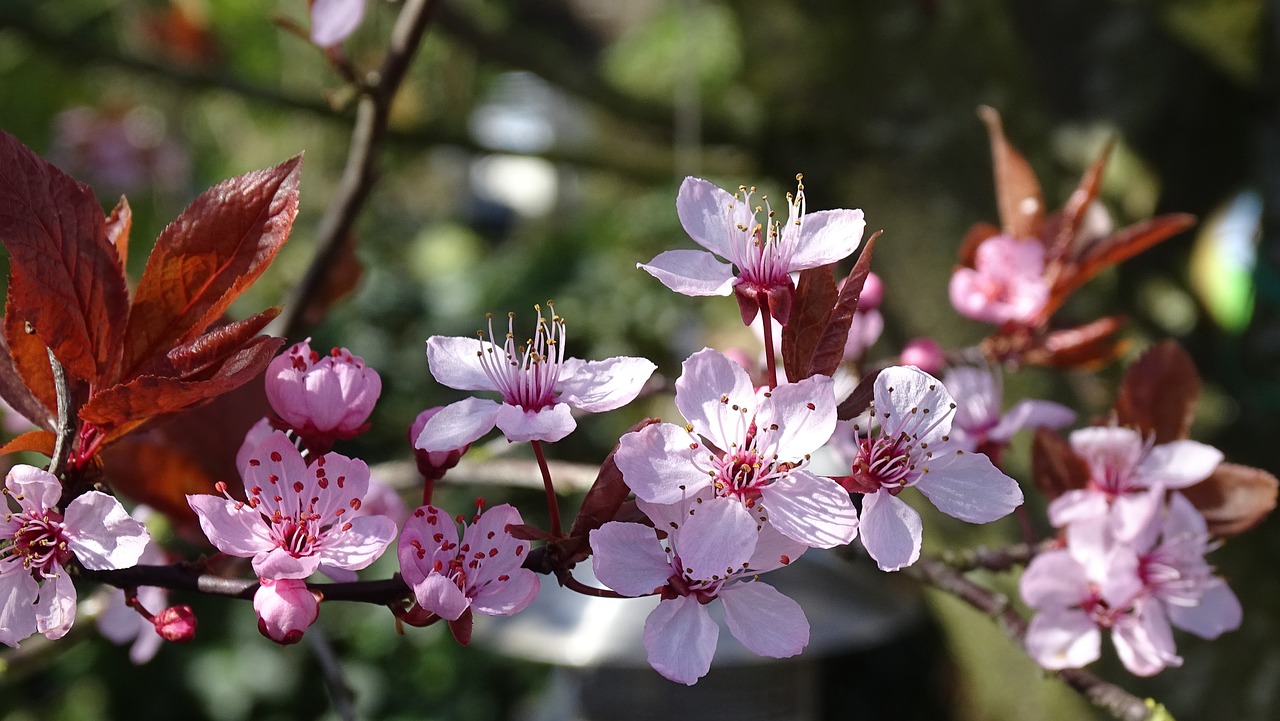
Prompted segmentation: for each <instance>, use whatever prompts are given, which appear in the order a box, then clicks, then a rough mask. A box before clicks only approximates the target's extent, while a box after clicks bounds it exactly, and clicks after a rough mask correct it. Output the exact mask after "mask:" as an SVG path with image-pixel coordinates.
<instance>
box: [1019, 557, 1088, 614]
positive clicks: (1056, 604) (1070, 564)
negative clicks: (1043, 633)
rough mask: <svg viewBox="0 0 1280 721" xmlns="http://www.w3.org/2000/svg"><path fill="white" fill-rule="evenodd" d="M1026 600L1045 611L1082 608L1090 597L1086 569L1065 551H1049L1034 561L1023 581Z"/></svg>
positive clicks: (1032, 605) (1028, 566)
mask: <svg viewBox="0 0 1280 721" xmlns="http://www.w3.org/2000/svg"><path fill="white" fill-rule="evenodd" d="M1019 590H1020V591H1021V592H1022V600H1023V601H1024V602H1026V604H1027V605H1028V606H1030V607H1032V608H1035V609H1039V610H1041V611H1055V610H1064V609H1067V608H1070V607H1071V606H1076V605H1079V604H1080V603H1081V602H1082V601H1083V600H1084V599H1085V598H1086V597H1087V596H1088V595H1089V579H1088V578H1087V577H1086V576H1085V570H1084V566H1082V565H1080V563H1079V562H1078V561H1077V560H1076V559H1075V558H1073V557H1072V556H1071V553H1069V552H1068V551H1066V550H1065V549H1063V550H1054V551H1046V552H1044V553H1041V554H1040V555H1038V556H1036V557H1035V558H1033V559H1031V563H1030V564H1028V565H1027V570H1026V571H1025V572H1023V574H1022V579H1021V581H1019Z"/></svg>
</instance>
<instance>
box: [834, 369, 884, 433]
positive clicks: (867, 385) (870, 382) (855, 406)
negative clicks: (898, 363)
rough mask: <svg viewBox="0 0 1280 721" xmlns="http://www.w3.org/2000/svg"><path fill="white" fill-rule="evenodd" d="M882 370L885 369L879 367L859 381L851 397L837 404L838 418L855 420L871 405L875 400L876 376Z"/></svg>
mask: <svg viewBox="0 0 1280 721" xmlns="http://www.w3.org/2000/svg"><path fill="white" fill-rule="evenodd" d="M881 370H883V369H881V368H877V369H875V370H873V371H871V372H870V373H868V374H866V375H865V376H863V377H862V379H861V380H859V381H858V385H857V387H855V388H854V389H853V392H852V393H850V394H849V397H848V398H846V399H844V400H843V401H841V402H840V405H838V406H836V418H838V419H840V420H842V421H848V420H853V419H854V418H857V417H858V416H860V415H862V412H863V411H865V410H867V409H868V408H870V407H871V401H873V400H875V387H876V376H878V375H880V371H881Z"/></svg>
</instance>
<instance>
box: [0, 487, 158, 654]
mask: <svg viewBox="0 0 1280 721" xmlns="http://www.w3.org/2000/svg"><path fill="white" fill-rule="evenodd" d="M4 484H5V485H4V490H3V495H4V496H7V497H9V498H12V499H13V500H14V501H15V502H16V503H17V504H18V510H16V511H15V510H13V508H12V506H11V505H10V504H9V503H8V502H7V501H5V502H4V505H3V506H0V512H3V514H4V515H3V519H2V520H0V643H4V644H7V645H9V646H15V647H16V646H17V645H18V642H19V641H21V640H23V639H25V638H27V637H28V636H30V635H32V634H34V633H37V632H38V633H42V634H44V635H45V636H47V637H48V638H50V639H58V638H62V636H63V635H65V634H66V633H67V631H69V630H70V629H71V625H72V623H73V622H74V621H75V616H76V589H75V586H74V585H72V583H71V577H70V575H68V573H67V570H66V565H67V563H69V562H70V561H71V560H72V559H73V558H74V559H75V560H77V561H79V562H80V565H82V566H84V567H85V568H87V569H89V570H91V571H104V570H108V569H115V568H129V567H130V566H133V565H135V564H136V563H137V562H138V558H139V557H141V556H142V551H143V548H145V547H146V545H147V541H148V540H150V538H151V536H150V535H148V534H147V529H146V527H145V526H143V525H142V524H141V523H139V522H138V521H137V520H135V519H134V518H133V517H131V516H130V515H129V514H128V513H127V512H126V511H125V510H124V507H123V506H121V505H120V502H119V501H117V500H116V499H115V498H112V497H111V496H108V495H107V494H105V493H100V492H98V491H89V492H88V493H85V494H84V495H81V496H77V497H76V498H75V499H74V500H72V501H71V502H70V503H69V504H67V510H66V515H65V516H64V515H63V514H61V513H59V512H58V510H57V504H58V499H59V498H60V497H61V496H62V484H61V483H59V482H58V479H57V478H55V477H54V476H53V475H51V474H50V473H48V472H47V471H43V470H41V469H39V468H35V467H33V466H28V465H17V466H14V467H13V468H12V469H10V471H9V473H8V475H7V476H6V477H5V479H4Z"/></svg>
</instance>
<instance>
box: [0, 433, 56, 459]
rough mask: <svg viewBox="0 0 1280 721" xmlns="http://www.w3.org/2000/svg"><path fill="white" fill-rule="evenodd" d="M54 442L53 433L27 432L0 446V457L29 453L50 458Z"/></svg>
mask: <svg viewBox="0 0 1280 721" xmlns="http://www.w3.org/2000/svg"><path fill="white" fill-rule="evenodd" d="M55 440H56V439H55V438H54V437H53V433H50V432H49V431H27V432H26V433H23V434H22V435H20V436H18V437H17V438H14V439H13V440H11V441H9V442H8V443H6V444H4V446H0V456H6V455H9V454H10V453H17V452H19V451H30V452H32V453H40V454H42V455H46V456H50V457H52V456H53V445H54V441H55Z"/></svg>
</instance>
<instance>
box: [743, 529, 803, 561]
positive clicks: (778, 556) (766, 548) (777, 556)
mask: <svg viewBox="0 0 1280 721" xmlns="http://www.w3.org/2000/svg"><path fill="white" fill-rule="evenodd" d="M807 550H809V546H807V545H805V544H803V543H800V542H799V541H794V540H792V539H790V538H787V537H786V536H784V535H782V534H781V533H779V532H778V530H777V529H776V528H774V527H773V523H772V522H770V523H766V524H764V525H763V526H761V527H760V532H759V533H757V534H756V549H755V551H754V552H752V554H751V559H750V560H748V561H747V568H748V569H750V570H751V571H752V572H754V573H765V572H766V571H772V570H774V569H775V568H782V567H783V566H789V565H791V563H792V562H794V561H795V560H796V559H797V558H799V557H801V556H803V555H804V552H805V551H807Z"/></svg>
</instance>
